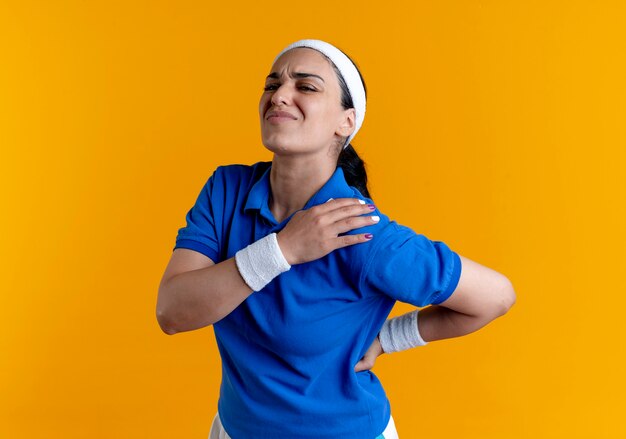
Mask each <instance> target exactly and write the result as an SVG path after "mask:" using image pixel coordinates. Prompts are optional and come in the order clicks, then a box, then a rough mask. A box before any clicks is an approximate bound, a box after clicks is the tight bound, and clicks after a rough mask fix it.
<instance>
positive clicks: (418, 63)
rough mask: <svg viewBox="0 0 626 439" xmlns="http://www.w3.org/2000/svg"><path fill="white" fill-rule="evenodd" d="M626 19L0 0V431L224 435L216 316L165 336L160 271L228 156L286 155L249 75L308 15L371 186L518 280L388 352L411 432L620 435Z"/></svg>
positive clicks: (392, 206)
mask: <svg viewBox="0 0 626 439" xmlns="http://www.w3.org/2000/svg"><path fill="white" fill-rule="evenodd" d="M625 19H626V8H625V7H624V3H623V2H620V1H614V2H609V1H604V2H601V1H598V2H588V1H548V2H546V1H524V2H517V1H480V2H479V1H464V2H458V1H457V2H455V1H428V2H424V1H417V2H415V1H403V2H387V3H385V4H384V5H379V4H378V3H374V2H372V4H371V6H368V5H367V4H362V3H359V4H357V3H354V2H349V3H345V2H337V1H325V0H324V1H322V0H317V1H315V2H303V3H300V2H295V3H293V2H292V3H289V2H270V3H265V2H262V3H258V2H255V3H250V4H241V3H235V2H220V3H219V4H215V3H213V2H201V1H178V2H164V1H131V2H128V1H89V2H83V1H56V2H52V1H34V0H31V1H24V0H22V1H10V0H9V1H7V0H4V1H3V2H1V3H0V55H1V56H0V62H1V66H0V144H1V146H2V149H1V151H2V160H0V183H1V185H0V191H1V192H0V194H1V199H2V205H3V206H2V212H3V214H2V215H1V217H0V221H1V223H0V230H1V231H2V232H0V248H1V249H2V260H1V264H0V270H1V271H0V279H2V289H1V294H0V309H2V311H3V312H4V318H3V319H2V320H3V324H4V326H3V329H2V335H0V437H3V438H5V437H6V438H40V437H46V438H84V437H89V438H94V439H96V438H138V437H151V438H174V437H176V438H206V437H207V435H208V430H209V426H210V422H211V420H212V419H213V416H214V414H215V412H216V408H217V398H218V391H219V382H220V359H219V355H218V352H217V348H216V344H215V340H214V337H213V333H212V331H213V330H212V327H206V328H203V329H201V330H197V331H192V332H186V333H180V334H177V335H175V336H172V337H170V336H167V335H165V334H164V333H163V332H161V330H160V328H159V326H158V324H157V321H156V317H155V308H156V297H157V288H158V284H159V281H160V278H161V275H162V274H163V271H164V269H165V266H166V264H167V262H168V260H169V258H170V255H171V252H172V248H173V246H174V242H175V236H176V232H177V229H178V228H179V227H182V226H183V225H184V216H185V213H186V212H187V210H188V209H189V208H190V207H191V205H192V204H193V203H194V201H195V198H196V196H197V194H198V192H199V190H200V189H201V187H202V185H203V184H204V182H205V181H206V179H207V178H208V176H209V175H210V174H211V173H212V172H213V170H214V169H215V168H216V167H217V166H218V165H221V164H231V163H244V164H252V163H255V162H257V161H259V160H271V154H270V153H269V152H268V151H267V150H265V148H264V147H263V145H262V143H261V142H260V129H259V123H258V116H257V104H258V99H259V96H260V93H261V91H262V87H263V82H264V77H265V75H267V73H268V72H269V69H270V67H271V62H272V60H273V58H274V55H275V54H276V53H278V51H279V50H281V49H282V48H283V47H284V46H285V45H287V44H288V43H290V42H292V41H295V40H297V39H300V38H320V39H324V40H328V41H329V42H332V43H334V44H336V45H337V46H339V47H340V48H342V49H344V50H345V51H346V52H347V53H348V54H349V55H350V56H352V57H353V58H354V60H355V61H356V62H357V64H358V65H359V66H360V68H361V70H362V73H363V76H364V78H365V81H366V84H367V87H368V97H369V99H368V112H367V117H366V119H365V123H364V125H363V128H362V129H361V131H360V132H359V134H358V135H357V137H356V138H355V140H354V146H355V148H356V149H357V150H358V151H359V153H360V154H361V156H362V158H363V159H364V160H365V161H366V163H367V166H368V168H367V169H368V171H369V174H368V175H369V179H370V189H371V194H372V198H373V199H374V200H375V201H376V203H377V205H378V207H379V208H380V209H381V210H382V211H383V212H384V213H386V214H387V215H389V216H390V217H391V218H392V219H395V220H396V221H398V222H399V223H401V224H405V225H407V226H409V227H411V228H413V229H414V230H415V231H417V232H418V233H423V234H425V235H426V236H428V237H429V238H431V239H433V240H442V241H444V242H446V243H447V244H448V245H449V246H450V247H451V248H452V249H454V250H455V251H457V252H458V253H459V254H462V255H464V256H467V257H468V258H470V259H473V260H475V261H477V262H479V263H481V264H483V265H486V266H489V267H491V268H493V269H495V270H497V271H500V272H502V273H504V274H505V275H506V276H508V277H509V279H511V281H512V282H513V285H514V287H515V290H516V293H517V303H516V305H515V306H514V307H513V308H512V309H511V311H510V312H509V313H508V314H506V315H505V316H504V317H502V318H500V319H497V320H495V321H494V322H492V323H491V324H490V325H488V326H487V327H485V328H483V329H481V330H479V331H478V332H475V333H472V334H469V335H467V336H465V337H459V338H455V339H449V340H443V341H437V342H432V343H430V344H429V345H428V346H426V347H424V348H416V349H413V350H410V351H405V352H402V353H398V354H392V355H388V356H383V357H380V358H379V360H378V362H377V364H376V366H375V368H374V371H375V372H376V373H377V374H378V376H379V377H380V378H381V380H382V382H383V384H384V385H385V388H386V390H387V393H388V396H389V398H390V400H391V404H392V412H393V414H394V418H395V420H396V426H397V429H398V432H399V435H400V438H401V439H412V438H416V439H419V438H481V439H482V438H530V437H532V438H554V437H564V438H565V437H566V438H590V437H594V438H616V437H625V435H626V428H625V427H624V426H623V422H622V419H621V418H622V417H623V411H624V399H623V398H624V393H625V392H626V386H625V385H624V375H623V372H624V369H625V366H626V364H625V362H624V329H623V321H624V318H623V316H622V311H623V309H624V308H623V306H624V305H625V302H626V301H625V299H624V293H623V291H624V287H623V283H624V282H623V276H622V275H623V273H624V270H623V267H622V265H623V263H624V245H625V244H626V240H625V239H624V238H625V236H624V224H625V223H626V218H625V217H626V215H625V207H624V205H625V197H624V188H625V187H626V184H625V181H624V179H625V178H624V171H625V164H626V160H625V155H626V153H625V150H626V148H625V147H626V135H625V134H626V133H625V131H626V130H625V122H626V105H625V102H626V91H625V85H624V84H625V82H624V78H626V68H625V67H626V61H625V57H626V50H625V46H626V44H625V41H626V31H625V30H624V23H625V22H626V20H625ZM410 309H411V308H410V307H409V306H408V305H404V304H399V305H398V306H396V308H395V309H394V312H393V313H394V315H395V314H399V313H403V312H406V311H409V310H410Z"/></svg>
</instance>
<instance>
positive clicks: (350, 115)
mask: <svg viewBox="0 0 626 439" xmlns="http://www.w3.org/2000/svg"><path fill="white" fill-rule="evenodd" d="M355 129H356V111H355V109H354V108H350V109H348V110H345V111H344V112H343V119H342V120H341V124H340V125H339V127H338V128H337V131H335V134H338V135H339V136H341V137H348V136H349V135H350V134H352V133H353V132H354V130H355Z"/></svg>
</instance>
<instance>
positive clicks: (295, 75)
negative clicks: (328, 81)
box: [265, 72, 325, 82]
mask: <svg viewBox="0 0 626 439" xmlns="http://www.w3.org/2000/svg"><path fill="white" fill-rule="evenodd" d="M290 76H291V77H292V78H310V77H313V78H317V79H319V80H321V81H322V82H325V81H324V78H322V77H321V76H319V75H315V74H313V73H304V72H294V73H292V74H291V75H290ZM279 78H280V76H279V75H278V72H272V73H270V74H269V75H267V78H265V79H266V80H267V79H279Z"/></svg>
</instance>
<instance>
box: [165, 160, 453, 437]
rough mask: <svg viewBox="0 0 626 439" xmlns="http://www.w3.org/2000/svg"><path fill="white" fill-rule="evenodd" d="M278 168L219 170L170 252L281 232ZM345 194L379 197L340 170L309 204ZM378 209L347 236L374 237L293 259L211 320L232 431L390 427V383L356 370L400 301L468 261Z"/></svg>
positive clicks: (417, 301)
mask: <svg viewBox="0 0 626 439" xmlns="http://www.w3.org/2000/svg"><path fill="white" fill-rule="evenodd" d="M271 165H272V162H257V163H255V164H253V165H240V164H234V165H227V166H219V167H217V169H215V171H214V173H213V174H212V175H211V176H210V177H209V179H208V181H207V182H206V184H205V185H204V187H203V188H202V190H201V191H200V194H199V195H198V197H197V200H196V203H195V205H194V206H193V207H192V208H191V209H190V210H189V211H188V213H187V215H186V220H187V225H186V226H185V227H183V228H181V229H179V230H178V235H177V237H176V245H175V247H174V248H187V249H191V250H195V251H197V252H200V253H202V254H204V255H206V256H208V257H209V258H211V259H212V260H213V261H214V262H215V263H216V264H217V263H220V262H222V261H224V260H226V259H229V258H232V257H233V256H235V253H236V252H237V251H238V250H240V249H242V248H244V247H246V246H247V245H249V244H251V243H253V242H254V241H256V240H258V239H261V238H263V237H264V236H266V235H268V234H269V233H272V232H279V231H281V230H282V229H283V227H284V226H285V225H286V224H287V223H288V222H289V220H290V219H291V217H292V216H293V214H292V215H290V216H289V217H288V218H286V219H285V220H283V221H282V222H280V223H279V222H277V221H276V220H275V219H274V216H273V215H272V213H271V211H270V209H269V203H268V201H269V196H270V192H271V186H270V179H269V173H270V169H271ZM344 197H351V198H360V199H362V200H365V202H366V203H373V201H372V200H371V199H370V198H367V197H364V196H363V195H362V194H361V193H360V192H359V191H358V190H357V189H356V188H354V187H352V186H349V185H348V184H347V182H346V180H345V177H344V173H343V170H342V169H341V168H337V169H336V170H335V172H334V173H333V175H332V176H331V177H330V179H329V180H328V181H327V182H326V183H325V184H324V186H323V187H322V188H320V189H319V191H318V192H317V193H315V195H313V196H312V197H311V198H310V199H309V201H308V202H307V203H306V205H305V206H304V208H303V210H306V209H309V208H311V207H313V206H316V205H318V204H322V203H325V202H326V201H328V200H329V199H330V198H344ZM372 214H376V215H378V216H380V221H379V222H378V223H375V224H372V225H371V226H365V227H362V228H359V229H354V230H351V231H349V232H347V233H346V234H356V233H367V232H370V233H373V235H374V237H373V239H371V240H370V241H368V242H364V243H359V244H355V245H350V246H347V247H343V248H340V249H336V250H334V251H332V252H330V253H329V254H328V255H326V256H324V257H322V258H319V259H317V260H314V261H310V262H306V263H303V264H296V265H293V266H292V267H291V269H290V270H289V271H287V272H284V273H282V274H280V275H279V276H277V277H275V278H274V279H273V280H272V281H271V282H270V283H269V284H267V285H266V286H265V287H264V288H263V289H261V290H260V291H257V292H254V293H252V294H251V295H250V296H249V297H248V298H247V299H246V300H245V301H244V302H243V303H241V304H240V305H239V306H238V307H237V308H236V309H234V310H233V311H232V312H231V313H230V314H229V315H227V316H226V317H224V318H223V319H221V320H220V321H218V322H216V323H215V324H214V325H213V326H214V332H215V338H216V341H217V346H218V349H219V352H220V355H221V358H222V383H221V387H220V398H219V402H218V412H219V415H220V419H221V421H222V424H223V425H224V429H225V430H226V431H227V432H228V434H229V435H230V436H231V437H232V438H233V439H251V438H254V439H276V438H280V437H284V438H290V439H326V438H328V439H330V438H333V439H336V438H343V439H368V438H372V439H373V438H375V437H377V436H378V435H380V434H381V433H382V432H383V430H384V429H385V427H386V425H387V423H388V421H389V417H390V404H389V401H388V399H387V397H386V395H385V391H384V390H383V387H382V385H381V383H380V381H379V380H378V378H377V377H376V375H375V374H374V373H373V372H372V371H369V370H367V371H362V372H354V366H355V365H356V363H357V362H358V361H359V360H360V359H361V358H362V357H363V355H364V354H365V352H366V351H367V349H368V347H369V346H370V345H371V344H372V342H373V341H374V339H375V337H376V335H377V334H378V332H379V331H380V329H381V327H382V325H383V323H384V322H385V319H386V318H387V316H388V315H389V313H390V311H391V309H392V308H393V305H394V303H395V301H396V300H400V301H402V302H407V303H411V304H413V305H415V306H418V307H423V306H426V305H429V304H438V303H441V302H443V301H444V300H445V299H447V298H448V297H449V296H450V295H451V294H452V292H453V291H454V289H455V288H456V286H457V284H458V280H459V277H460V274H461V261H460V258H459V256H458V255H457V254H456V253H455V252H453V251H452V250H450V248H449V247H448V246H447V245H446V244H444V243H443V242H440V241H431V240H429V239H428V238H427V237H425V236H424V235H419V234H416V233H415V232H414V231H413V230H411V229H409V228H408V227H405V226H402V225H400V224H398V223H396V222H395V221H392V220H390V219H389V218H388V217H387V216H386V215H384V214H383V213H381V212H380V211H375V212H373V213H372ZM368 215H371V214H368Z"/></svg>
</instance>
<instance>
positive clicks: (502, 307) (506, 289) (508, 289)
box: [494, 277, 517, 317]
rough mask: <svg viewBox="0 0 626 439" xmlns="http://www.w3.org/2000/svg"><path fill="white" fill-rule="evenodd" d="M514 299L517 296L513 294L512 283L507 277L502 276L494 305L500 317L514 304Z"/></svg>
mask: <svg viewBox="0 0 626 439" xmlns="http://www.w3.org/2000/svg"><path fill="white" fill-rule="evenodd" d="M516 300H517V296H516V295H515V290H514V289H513V284H512V283H511V281H510V280H509V279H508V278H506V277H504V280H503V282H502V286H501V287H500V288H499V293H498V296H497V303H496V305H495V306H494V308H495V309H496V310H497V316H498V317H500V316H503V315H504V314H506V313H507V312H509V310H510V309H511V308H512V307H513V305H515V302H516Z"/></svg>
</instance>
